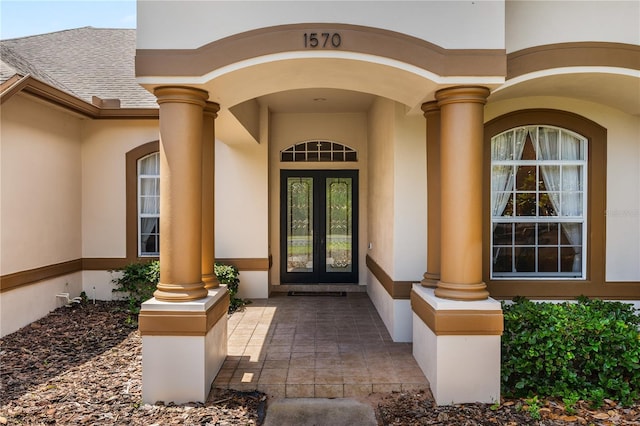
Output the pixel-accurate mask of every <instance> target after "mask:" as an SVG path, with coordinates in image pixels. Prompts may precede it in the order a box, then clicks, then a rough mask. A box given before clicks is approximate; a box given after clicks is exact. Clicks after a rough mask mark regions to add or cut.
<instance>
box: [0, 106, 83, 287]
mask: <svg viewBox="0 0 640 426" xmlns="http://www.w3.org/2000/svg"><path fill="white" fill-rule="evenodd" d="M81 122H82V120H81V119H79V118H78V117H77V116H74V115H71V114H69V113H67V112H64V111H62V110H58V109H56V108H52V107H50V106H45V105H44V104H43V103H41V102H40V101H37V100H35V99H34V98H31V97H29V96H27V95H21V94H20V95H15V96H14V97H13V98H11V99H10V100H9V101H8V102H5V103H4V104H3V105H2V126H0V129H1V130H0V132H1V133H0V140H1V143H0V150H1V151H2V156H1V158H2V163H1V165H0V166H1V167H0V173H1V186H2V205H1V206H0V209H1V210H2V235H1V236H0V241H1V243H0V244H1V246H2V258H1V260H0V274H2V275H6V274H10V273H13V272H19V271H24V270H29V269H33V268H38V267H42V266H47V265H51V264H56V263H60V262H65V261H70V260H74V259H78V258H80V257H81V254H82V240H81V226H80V224H81V215H80V212H81V168H80V136H81V135H80V128H81Z"/></svg>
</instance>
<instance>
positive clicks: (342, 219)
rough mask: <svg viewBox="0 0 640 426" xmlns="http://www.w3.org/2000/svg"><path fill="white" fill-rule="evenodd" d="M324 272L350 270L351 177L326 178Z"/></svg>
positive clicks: (351, 252) (351, 253) (351, 256)
mask: <svg viewBox="0 0 640 426" xmlns="http://www.w3.org/2000/svg"><path fill="white" fill-rule="evenodd" d="M326 188H327V199H326V203H325V204H326V218H325V220H326V226H325V232H326V259H325V262H326V272H328V273H334V272H351V271H352V266H353V265H352V260H353V251H352V246H351V242H352V237H353V235H352V229H353V227H352V192H353V191H352V179H351V178H327V180H326Z"/></svg>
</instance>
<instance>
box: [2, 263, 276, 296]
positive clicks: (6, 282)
mask: <svg viewBox="0 0 640 426" xmlns="http://www.w3.org/2000/svg"><path fill="white" fill-rule="evenodd" d="M152 260H158V259H157V258H151V257H149V258H145V257H141V258H135V259H129V258H126V257H85V258H81V259H74V260H70V261H68V262H62V263H56V264H54V265H47V266H43V267H40V268H34V269H29V270H27V271H20V272H15V273H13V274H7V275H2V276H0V293H3V292H5V291H9V290H13V289H16V288H19V287H23V286H27V285H31V284H37V283H39V282H40V281H44V280H49V279H52V278H56V277H59V276H62V275H68V274H72V273H74V272H80V271H111V270H116V269H121V268H123V267H125V266H127V265H128V264H130V263H134V262H144V261H152ZM217 261H218V262H221V263H225V264H230V265H234V266H236V267H237V268H238V269H239V270H240V271H268V270H269V259H217Z"/></svg>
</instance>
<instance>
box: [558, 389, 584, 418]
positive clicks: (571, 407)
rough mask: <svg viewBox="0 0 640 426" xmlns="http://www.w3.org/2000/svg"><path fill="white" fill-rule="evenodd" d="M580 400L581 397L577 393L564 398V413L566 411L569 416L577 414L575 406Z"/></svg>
mask: <svg viewBox="0 0 640 426" xmlns="http://www.w3.org/2000/svg"><path fill="white" fill-rule="evenodd" d="M579 400H580V397H579V396H578V394H577V393H575V392H571V393H570V394H569V395H567V396H566V397H564V398H562V402H564V411H566V412H567V414H575V413H576V409H575V405H576V403H577V402H578V401H579Z"/></svg>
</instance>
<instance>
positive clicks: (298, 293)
mask: <svg viewBox="0 0 640 426" xmlns="http://www.w3.org/2000/svg"><path fill="white" fill-rule="evenodd" d="M287 295H288V296H325V297H327V296H328V297H345V296H346V295H347V292H346V291H290V292H288V293H287Z"/></svg>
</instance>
